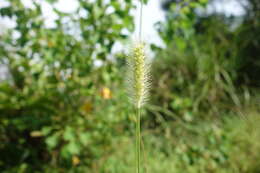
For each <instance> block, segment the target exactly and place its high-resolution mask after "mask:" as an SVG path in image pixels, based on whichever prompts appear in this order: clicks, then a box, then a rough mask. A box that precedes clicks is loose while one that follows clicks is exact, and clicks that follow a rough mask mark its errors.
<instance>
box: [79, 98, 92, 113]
mask: <svg viewBox="0 0 260 173" xmlns="http://www.w3.org/2000/svg"><path fill="white" fill-rule="evenodd" d="M81 109H82V110H83V111H84V112H86V113H89V112H91V111H92V110H93V105H92V103H91V102H89V101H86V102H85V103H84V104H83V105H82V107H81Z"/></svg>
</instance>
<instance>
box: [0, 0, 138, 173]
mask: <svg viewBox="0 0 260 173" xmlns="http://www.w3.org/2000/svg"><path fill="white" fill-rule="evenodd" d="M6 2H7V3H8V5H7V6H5V7H2V8H1V9H0V14H1V16H2V17H8V18H10V19H11V20H13V21H14V22H15V23H16V26H15V28H12V29H9V30H7V31H6V33H4V34H2V35H1V36H0V38H1V40H0V45H1V46H0V62H1V64H2V65H3V66H5V67H7V69H8V74H9V78H8V79H6V80H4V81H1V83H0V115H1V116H0V141H1V144H0V153H1V156H0V170H1V171H5V172H36V171H39V172H43V170H44V168H45V167H46V168H48V169H49V168H53V169H54V168H56V169H57V172H62V171H65V170H67V171H70V170H73V169H74V168H73V167H77V166H78V168H75V170H74V171H77V169H79V170H82V169H83V168H91V167H94V166H95V159H99V158H100V157H101V156H103V155H104V154H105V153H107V152H109V149H110V148H109V147H110V143H111V141H112V140H113V135H114V134H116V132H117V131H118V129H120V128H122V126H123V125H125V124H127V123H122V122H124V121H126V120H127V119H128V117H127V116H126V115H127V114H126V113H127V112H128V110H129V108H128V107H126V106H125V105H124V101H120V100H122V99H123V100H126V99H125V96H122V94H121V91H120V92H117V91H116V88H117V85H118V82H119V81H120V77H119V75H118V68H117V67H116V66H115V65H114V64H112V63H111V62H110V61H111V59H109V56H111V51H112V48H113V45H114V44H115V42H116V41H120V40H123V39H125V38H126V37H127V35H126V34H125V33H126V32H123V30H126V31H128V32H129V33H130V32H132V31H133V28H134V26H133V17H132V16H130V15H129V11H130V9H132V8H133V5H132V3H131V1H129V0H126V1H123V2H118V1H115V0H112V1H110V2H105V1H102V0H99V1H96V2H88V1H82V0H79V1H77V2H78V3H79V6H78V8H77V9H76V11H75V12H73V13H64V12H61V11H59V10H58V9H56V8H55V3H56V1H46V2H45V3H48V4H49V5H50V6H51V7H52V10H53V11H54V13H55V14H56V15H57V19H56V20H55V21H54V26H53V27H51V28H50V27H46V25H45V19H44V16H43V12H42V6H41V3H40V2H33V4H32V7H30V8H29V7H26V6H24V4H23V3H22V1H20V0H15V1H6ZM108 8H112V9H113V13H111V12H109V11H108ZM83 14H86V16H84V15H83ZM75 26H76V28H75ZM15 35H16V36H15ZM17 35H18V36H17ZM97 61H98V62H101V63H102V66H101V67H98V66H96V65H95V63H96V62H97ZM114 91H116V92H114ZM114 93H115V94H114ZM119 102H120V103H121V104H120V105H118V103H119ZM115 105H117V106H115ZM120 122H121V123H120ZM82 158H84V159H82ZM81 167H82V168H81ZM56 169H54V170H53V172H55V170H56ZM47 172H48V171H47Z"/></svg>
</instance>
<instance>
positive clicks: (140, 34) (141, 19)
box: [139, 0, 143, 41]
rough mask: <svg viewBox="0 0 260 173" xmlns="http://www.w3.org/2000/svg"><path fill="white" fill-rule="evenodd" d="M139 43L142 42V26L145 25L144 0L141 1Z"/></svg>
mask: <svg viewBox="0 0 260 173" xmlns="http://www.w3.org/2000/svg"><path fill="white" fill-rule="evenodd" d="M139 20H140V21H139V22H140V23H139V39H140V40H139V41H141V40H142V24H143V0H140V19H139Z"/></svg>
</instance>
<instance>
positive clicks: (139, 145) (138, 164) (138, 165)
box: [135, 108, 141, 173]
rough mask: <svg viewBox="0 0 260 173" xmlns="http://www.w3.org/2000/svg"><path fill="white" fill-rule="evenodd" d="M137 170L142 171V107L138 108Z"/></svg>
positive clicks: (136, 134)
mask: <svg viewBox="0 0 260 173" xmlns="http://www.w3.org/2000/svg"><path fill="white" fill-rule="evenodd" d="M136 115H137V117H136V133H135V136H136V172H137V173H140V156H141V108H136Z"/></svg>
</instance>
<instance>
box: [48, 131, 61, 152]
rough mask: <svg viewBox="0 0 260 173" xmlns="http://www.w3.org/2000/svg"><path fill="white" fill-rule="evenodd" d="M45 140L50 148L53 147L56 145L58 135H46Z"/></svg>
mask: <svg viewBox="0 0 260 173" xmlns="http://www.w3.org/2000/svg"><path fill="white" fill-rule="evenodd" d="M45 142H46V144H47V146H48V147H49V148H50V149H53V148H54V147H56V146H57V145H58V142H59V135H58V134H57V133H55V134H53V135H52V136H50V137H48V138H47V139H46V141H45Z"/></svg>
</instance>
